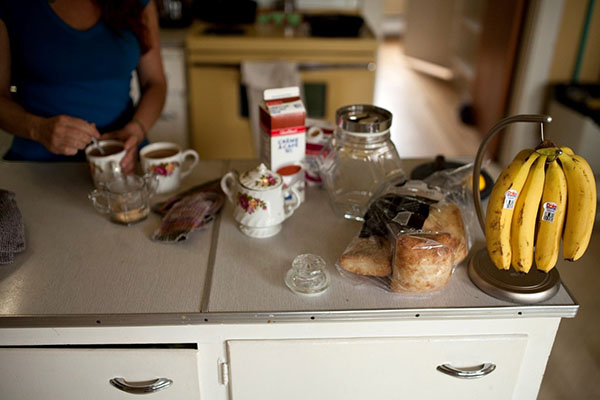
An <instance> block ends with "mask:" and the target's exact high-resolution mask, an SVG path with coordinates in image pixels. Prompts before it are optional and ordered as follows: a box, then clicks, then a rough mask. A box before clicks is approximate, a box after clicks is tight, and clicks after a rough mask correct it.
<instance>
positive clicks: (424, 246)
mask: <svg viewBox="0 0 600 400" xmlns="http://www.w3.org/2000/svg"><path fill="white" fill-rule="evenodd" d="M452 241H453V239H452V236H451V235H450V234H449V233H446V232H444V233H435V234H416V235H400V236H398V237H397V239H396V248H395V250H394V256H393V259H392V260H393V261H392V280H391V284H390V287H391V289H392V290H393V291H394V292H429V291H434V290H439V289H441V288H443V287H444V286H446V284H447V283H448V281H449V279H450V276H451V275H452V268H453V265H454V252H453V251H452V248H451V244H452Z"/></svg>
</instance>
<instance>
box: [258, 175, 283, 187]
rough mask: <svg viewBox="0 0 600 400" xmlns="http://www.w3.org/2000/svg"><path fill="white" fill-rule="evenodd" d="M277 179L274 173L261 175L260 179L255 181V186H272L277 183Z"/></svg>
mask: <svg viewBox="0 0 600 400" xmlns="http://www.w3.org/2000/svg"><path fill="white" fill-rule="evenodd" d="M277 183H278V182H277V179H276V178H275V177H274V176H273V174H266V175H261V176H260V179H259V180H257V181H256V182H254V185H255V186H260V187H271V186H275V185H277Z"/></svg>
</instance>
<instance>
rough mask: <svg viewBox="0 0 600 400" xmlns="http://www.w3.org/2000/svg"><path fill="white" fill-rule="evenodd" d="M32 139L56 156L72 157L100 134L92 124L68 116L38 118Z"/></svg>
mask: <svg viewBox="0 0 600 400" xmlns="http://www.w3.org/2000/svg"><path fill="white" fill-rule="evenodd" d="M36 125H37V126H36V129H35V132H34V133H33V134H32V138H33V139H34V140H36V141H38V142H40V143H41V144H43V145H44V147H46V148H47V149H48V150H50V151H51V152H53V153H56V154H66V155H68V156H72V155H74V154H76V153H77V151H78V150H82V149H84V148H85V146H87V145H88V144H89V143H90V142H91V141H92V138H99V137H100V133H99V132H98V130H97V129H96V126H95V125H94V124H90V123H89V122H87V121H84V120H82V119H80V118H75V117H70V116H68V115H58V116H56V117H52V118H40V119H39V122H38V123H37V124H36Z"/></svg>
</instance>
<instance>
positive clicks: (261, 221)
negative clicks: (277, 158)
mask: <svg viewBox="0 0 600 400" xmlns="http://www.w3.org/2000/svg"><path fill="white" fill-rule="evenodd" d="M221 188H222V189H223V191H224V192H225V194H227V197H228V198H229V201H231V203H232V204H233V206H234V211H233V218H235V220H236V221H237V222H238V223H239V227H240V230H241V231H242V232H243V233H245V234H246V235H248V236H251V237H256V238H266V237H271V236H274V235H276V234H277V233H278V232H279V231H280V230H281V223H282V222H283V221H284V220H285V219H287V218H288V217H289V216H291V215H292V214H293V213H294V210H296V208H298V206H300V195H299V193H298V191H297V190H296V189H295V188H293V187H292V188H289V189H286V190H284V189H283V179H282V178H281V176H280V175H278V174H276V173H274V172H272V171H269V170H268V169H267V167H266V166H265V165H264V164H260V165H259V166H258V167H256V168H255V169H253V170H250V171H246V172H244V173H242V174H241V175H240V174H238V172H237V171H231V172H228V173H226V174H225V175H224V176H223V178H222V179H221ZM289 194H291V196H292V200H291V201H289V202H284V198H285V197H286V195H289Z"/></svg>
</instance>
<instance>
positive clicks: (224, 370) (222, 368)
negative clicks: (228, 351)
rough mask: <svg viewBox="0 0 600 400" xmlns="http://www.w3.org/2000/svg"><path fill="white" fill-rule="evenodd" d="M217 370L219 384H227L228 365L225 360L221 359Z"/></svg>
mask: <svg viewBox="0 0 600 400" xmlns="http://www.w3.org/2000/svg"><path fill="white" fill-rule="evenodd" d="M219 372H220V374H219V375H220V378H221V385H227V384H229V365H228V364H227V363H226V362H224V361H221V362H220V363H219Z"/></svg>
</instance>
